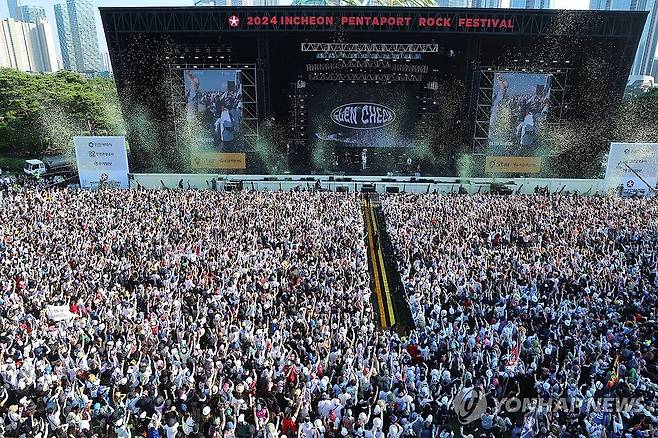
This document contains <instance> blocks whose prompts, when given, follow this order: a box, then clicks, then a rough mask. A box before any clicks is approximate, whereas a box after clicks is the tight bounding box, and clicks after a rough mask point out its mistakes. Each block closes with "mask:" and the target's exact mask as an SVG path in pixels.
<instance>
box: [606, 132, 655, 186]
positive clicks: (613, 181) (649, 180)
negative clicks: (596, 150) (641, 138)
mask: <svg viewBox="0 0 658 438" xmlns="http://www.w3.org/2000/svg"><path fill="white" fill-rule="evenodd" d="M657 182H658V144H657V143H611V144H610V153H609V154H608V167H607V169H606V172H605V185H606V189H607V190H608V191H609V192H616V193H618V194H620V195H621V196H648V195H650V194H651V193H652V190H651V189H655V187H656V183H657Z"/></svg>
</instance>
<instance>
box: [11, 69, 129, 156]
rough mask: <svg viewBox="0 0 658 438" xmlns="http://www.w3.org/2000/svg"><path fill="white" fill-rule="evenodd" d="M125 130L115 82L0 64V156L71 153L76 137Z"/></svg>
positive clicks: (122, 132) (74, 74) (117, 133)
mask: <svg viewBox="0 0 658 438" xmlns="http://www.w3.org/2000/svg"><path fill="white" fill-rule="evenodd" d="M92 133H93V134H106V135H123V134H124V133H125V129H124V123H123V118H122V117H121V111H120V106H119V101H118V97H117V92H116V87H115V85H114V81H113V80H112V79H109V78H93V79H87V78H85V77H83V76H81V75H79V74H77V73H73V72H68V71H62V72H58V73H55V74H31V73H23V72H19V71H16V70H10V69H0V156H4V157H35V156H36V157H38V156H42V155H44V154H50V153H60V154H61V153H64V154H66V153H72V137H73V136H75V135H85V134H92Z"/></svg>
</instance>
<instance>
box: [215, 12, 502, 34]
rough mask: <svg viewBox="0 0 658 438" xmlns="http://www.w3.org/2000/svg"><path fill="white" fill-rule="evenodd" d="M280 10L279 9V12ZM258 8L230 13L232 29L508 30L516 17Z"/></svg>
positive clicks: (230, 27) (228, 24)
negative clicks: (299, 10) (324, 11)
mask: <svg viewBox="0 0 658 438" xmlns="http://www.w3.org/2000/svg"><path fill="white" fill-rule="evenodd" d="M277 12H278V13H277ZM277 12H270V11H259V12H251V13H245V12H242V11H240V12H239V13H232V14H229V15H228V16H227V20H226V24H227V28H228V29H229V30H232V29H234V30H277V29H290V30H294V29H297V28H299V29H305V30H309V29H313V30H332V29H336V28H341V29H345V30H378V29H381V30H421V31H424V30H430V31H443V32H478V31H480V32H509V31H513V30H514V19H513V18H510V17H509V16H502V15H499V16H496V15H473V14H468V15H464V14H463V13H462V14H459V13H445V12H444V13H432V12H423V13H420V14H402V15H397V14H391V13H385V14H383V13H381V12H372V13H371V14H368V13H367V12H363V13H359V14H354V15H352V14H349V13H331V12H328V13H317V12H314V11H313V12H298V11H290V12H280V11H277Z"/></svg>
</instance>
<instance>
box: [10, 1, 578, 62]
mask: <svg viewBox="0 0 658 438" xmlns="http://www.w3.org/2000/svg"><path fill="white" fill-rule="evenodd" d="M291 1H292V0H282V3H283V4H290V3H291ZM21 3H22V4H28V5H34V6H42V7H44V8H46V13H47V14H48V17H49V21H50V24H51V26H52V27H53V32H54V33H55V39H57V29H56V26H55V15H54V12H53V5H54V4H57V3H60V0H22V1H21ZM554 3H555V7H556V8H557V9H587V8H588V5H589V0H555V2H554ZM193 4H194V0H96V5H97V6H192V5H193ZM8 16H9V12H8V10H7V1H6V0H0V18H6V17H8ZM96 28H97V30H98V42H99V46H100V50H101V53H102V52H107V45H106V43H105V37H104V35H103V29H102V25H101V20H100V15H99V14H98V12H97V13H96ZM57 53H58V56H59V44H57Z"/></svg>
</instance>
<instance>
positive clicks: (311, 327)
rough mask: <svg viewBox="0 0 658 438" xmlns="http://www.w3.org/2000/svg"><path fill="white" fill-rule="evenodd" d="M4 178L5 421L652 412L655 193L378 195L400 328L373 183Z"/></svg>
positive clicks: (134, 430) (192, 426) (628, 415)
mask: <svg viewBox="0 0 658 438" xmlns="http://www.w3.org/2000/svg"><path fill="white" fill-rule="evenodd" d="M0 190H2V193H3V196H2V205H1V206H0V383H1V384H2V387H0V416H1V417H0V420H2V421H0V422H1V423H2V424H0V428H2V430H1V431H0V436H8V437H17V436H21V437H37V436H38V437H46V436H50V437H52V436H74V437H79V436H80V437H91V436H98V437H122V438H123V437H133V436H146V437H149V438H158V437H167V438H173V437H176V438H178V437H224V438H232V437H238V438H246V437H264V438H284V437H285V438H292V437H302V438H322V437H342V436H350V437H367V438H384V437H386V438H402V437H421V438H436V437H441V438H444V437H451V436H457V437H459V436H462V437H469V436H470V437H474V436H508V435H510V434H513V436H523V437H532V436H537V437H544V436H555V437H562V436H564V437H566V436H575V437H578V436H583V437H603V436H607V437H610V436H619V437H621V436H624V434H625V433H629V434H631V435H628V436H640V435H641V434H644V435H643V436H652V434H654V433H655V432H654V426H655V423H656V411H655V406H656V402H655V397H656V394H657V393H658V391H657V389H658V387H657V386H656V382H657V380H656V379H657V374H658V372H657V370H656V358H655V343H656V339H655V337H656V333H657V330H656V329H657V328H658V327H656V322H655V315H656V311H657V310H658V309H657V308H656V307H657V303H656V293H655V288H656V285H657V284H658V283H657V282H658V279H657V278H656V264H657V262H658V260H657V258H656V250H657V248H658V247H657V243H658V242H657V239H658V236H657V235H656V232H657V230H656V217H658V216H657V213H658V211H656V210H657V208H656V207H655V204H654V203H653V201H642V200H608V199H603V198H577V197H567V196H563V197H554V198H550V197H544V196H533V197H507V198H501V197H489V196H484V195H479V196H457V195H450V196H439V195H421V196H411V195H398V196H392V197H387V198H385V199H384V211H385V216H386V218H387V220H388V226H387V230H388V234H389V236H390V237H391V238H392V240H393V242H394V245H395V247H396V248H397V252H398V256H399V268H400V271H401V273H402V278H403V283H404V287H405V290H406V293H407V294H408V300H409V305H410V307H411V309H412V314H413V315H414V319H415V323H416V324H415V325H416V328H414V329H412V330H411V332H410V333H408V334H406V335H402V334H397V333H396V332H395V331H381V330H379V329H378V328H377V327H376V326H375V321H376V318H375V315H374V314H373V305H372V303H371V297H370V295H371V293H370V279H369V274H368V261H367V248H366V246H365V242H366V239H365V229H364V221H363V215H362V206H361V202H362V200H361V198H360V196H359V195H356V194H336V193H326V192H294V193H283V192H275V193H267V192H237V193H224V192H215V191H192V190H157V191H155V190H154V191H147V190H124V191H112V190H101V191H70V190H62V189H57V188H51V189H34V188H25V189H23V188H21V187H19V186H3V187H2V188H0ZM615 374H618V376H617V377H616V376H615ZM606 391H607V392H609V393H614V394H616V395H628V396H629V397H630V396H634V397H640V396H641V397H642V399H641V400H639V401H637V402H636V403H633V409H632V410H624V411H623V412H622V411H619V412H617V411H614V410H610V411H608V410H606V409H607V408H605V407H597V406H593V405H592V404H590V403H580V404H578V409H576V410H575V411H574V412H561V411H557V412H555V410H552V409H550V407H549V406H548V405H546V406H544V405H543V404H542V403H540V402H542V401H545V400H547V399H551V398H559V397H564V398H566V399H569V400H581V401H582V400H585V401H586V400H594V399H598V398H600V397H601V396H603V395H604V394H605V393H606ZM511 395H516V396H518V397H528V398H530V399H532V403H531V405H530V406H529V408H528V409H527V410H526V411H527V412H525V411H523V412H512V410H511V409H507V408H506V405H505V406H504V405H503V404H501V403H500V401H501V400H503V399H504V398H506V397H510V396H511ZM480 401H486V404H485V405H484V406H481V403H480ZM497 401H498V402H497ZM592 406H593V407H592ZM507 407H508V406H507ZM480 408H482V412H480V411H479V409H480ZM474 415H475V417H474ZM474 419H475V420H474ZM460 422H461V423H462V424H460ZM638 434H640V435H638Z"/></svg>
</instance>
